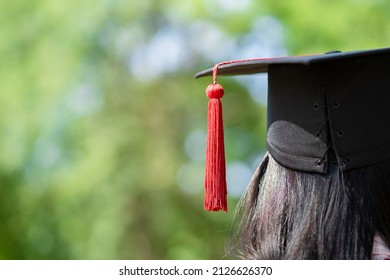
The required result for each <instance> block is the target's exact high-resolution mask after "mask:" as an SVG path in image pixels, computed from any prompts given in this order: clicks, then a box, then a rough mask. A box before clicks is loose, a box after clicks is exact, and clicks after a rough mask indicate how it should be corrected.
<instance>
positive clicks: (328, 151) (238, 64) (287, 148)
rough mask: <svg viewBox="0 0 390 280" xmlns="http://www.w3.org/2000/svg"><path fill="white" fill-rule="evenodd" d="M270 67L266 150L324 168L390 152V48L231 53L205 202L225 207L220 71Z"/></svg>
mask: <svg viewBox="0 0 390 280" xmlns="http://www.w3.org/2000/svg"><path fill="white" fill-rule="evenodd" d="M255 73H268V102H267V150H268V152H269V153H270V154H271V156H272V157H273V158H274V159H275V160H276V161H277V162H278V163H279V164H280V165H282V166H285V167H287V168H290V169H293V170H297V171H303V172H312V173H313V172H314V173H319V174H326V173H327V171H328V165H329V163H330V162H333V163H335V164H337V165H338V166H339V167H340V170H341V171H343V172H344V171H348V170H352V169H356V168H361V167H365V166H369V165H373V164H376V163H379V162H381V161H383V160H386V159H388V158H390V48H382V49H372V50H362V51H349V52H339V51H332V52H328V53H324V54H318V55H305V56H290V57H277V58H259V59H247V60H233V61H227V62H222V63H219V64H217V65H216V66H215V67H214V68H212V69H207V70H204V71H202V72H199V73H197V74H196V76H195V77H196V78H199V77H204V76H213V83H212V84H211V85H209V86H208V87H207V90H206V93H207V95H208V97H209V98H210V101H209V111H208V136H207V148H206V174H205V192H206V193H205V205H204V207H205V209H206V210H209V211H219V210H224V211H227V205H226V196H227V192H226V179H225V174H226V171H225V155H224V143H223V141H224V140H223V125H222V107H221V102H220V98H221V97H222V96H223V88H222V86H220V85H219V84H217V76H218V75H244V74H255Z"/></svg>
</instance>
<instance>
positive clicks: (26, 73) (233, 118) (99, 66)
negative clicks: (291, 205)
mask: <svg viewBox="0 0 390 280" xmlns="http://www.w3.org/2000/svg"><path fill="white" fill-rule="evenodd" d="M389 18H390V2H389V1H385V0H382V1H381V0H376V1H363V0H346V1H336V0H330V1H309V0H294V1H287V0H284V1H283V0H282V1H274V0H262V1H255V0H245V1H241V0H240V1H238V0H237V1H234V0H229V1H223V0H218V1H217V0H212V1H211V0H210V1H206V0H203V1H179V0H158V1H157V0H156V1H151V0H145V1H136V0H127V1H126V0H103V1H92V0H84V1H75V0H68V1H54V0H31V1H20V0H15V1H6V0H0V104H1V108H0V132H1V134H0V151H1V153H0V259H223V258H226V256H225V241H226V239H227V236H228V232H229V228H230V227H231V224H232V220H233V215H234V207H235V204H236V203H237V199H238V197H239V195H240V193H241V192H242V189H243V188H244V187H245V185H246V184H247V183H248V174H250V172H251V171H253V169H254V167H255V165H256V163H257V162H258V161H259V159H260V157H261V154H262V153H264V142H265V121H266V120H265V116H266V112H265V105H264V104H265V91H266V83H265V82H266V79H265V78H264V76H261V75H254V76H251V77H238V78H221V83H223V85H224V87H225V91H226V93H227V94H226V95H225V97H224V99H223V103H224V121H225V132H226V150H227V151H226V153H227V164H228V172H229V176H230V177H229V178H230V179H228V181H229V182H230V184H229V188H231V193H232V195H230V196H229V207H230V211H229V212H228V213H227V214H226V213H209V212H205V211H203V209H202V208H203V186H202V180H203V178H202V176H203V173H202V172H203V166H204V136H205V129H206V111H207V101H208V100H207V98H206V97H205V95H204V89H205V87H206V86H207V84H208V83H209V82H210V80H209V79H202V80H194V79H193V75H194V73H195V72H197V71H200V70H202V69H204V68H208V67H210V66H212V65H214V64H215V63H216V62H219V61H220V60H230V59H238V58H249V57H263V56H270V55H300V54H307V53H321V52H326V51H330V50H334V49H337V50H342V51H347V50H357V49H367V48H380V47H387V46H389V45H390V43H389V42H390V21H389V20H388V19H389ZM235 185H238V186H235Z"/></svg>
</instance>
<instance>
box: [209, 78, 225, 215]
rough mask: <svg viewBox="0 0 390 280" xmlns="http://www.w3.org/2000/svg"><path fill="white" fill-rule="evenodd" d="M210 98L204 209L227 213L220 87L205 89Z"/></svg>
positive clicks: (213, 85) (221, 89)
mask: <svg viewBox="0 0 390 280" xmlns="http://www.w3.org/2000/svg"><path fill="white" fill-rule="evenodd" d="M206 94H207V96H208V97H209V98H210V101H209V105H208V121H207V146H206V172H205V182H204V184H205V200H204V209H205V210H209V211H220V210H223V211H225V212H226V211H227V189H226V164H225V145H224V136H223V120H222V103H221V100H219V99H220V98H222V96H223V94H224V91H223V88H222V86H221V85H219V84H216V83H215V80H214V84H211V85H209V86H208V87H207V89H206Z"/></svg>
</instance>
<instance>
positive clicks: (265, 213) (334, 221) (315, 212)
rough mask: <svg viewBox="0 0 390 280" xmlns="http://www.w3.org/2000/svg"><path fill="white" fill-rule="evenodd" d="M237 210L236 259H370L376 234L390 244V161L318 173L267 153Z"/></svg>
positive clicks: (232, 242) (233, 246) (232, 246)
mask: <svg viewBox="0 0 390 280" xmlns="http://www.w3.org/2000/svg"><path fill="white" fill-rule="evenodd" d="M236 211H237V212H236V218H235V226H234V230H233V233H232V238H231V240H230V242H229V246H228V253H229V254H230V255H233V256H234V257H238V258H244V259H282V260H283V259H370V258H371V252H372V246H373V239H374V235H375V234H379V235H380V236H381V237H382V238H383V240H385V242H386V243H387V245H390V160H388V161H386V162H382V163H379V164H377V165H374V166H370V167H365V168H360V169H356V170H351V171H348V172H344V173H343V172H341V170H340V169H339V167H338V166H337V165H336V164H330V166H329V170H328V173H327V174H326V175H321V174H314V173H305V172H300V171H294V170H291V169H288V168H285V167H283V166H281V165H280V164H278V163H277V162H276V161H275V160H274V159H273V158H272V157H271V156H270V155H269V154H266V156H265V157H264V159H263V161H262V162H261V164H260V165H259V167H258V168H257V170H256V172H255V174H254V176H253V178H252V181H251V183H250V184H249V186H248V189H247V190H246V192H245V194H244V195H243V197H242V198H241V201H240V203H239V205H238V207H237V210H236Z"/></svg>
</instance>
